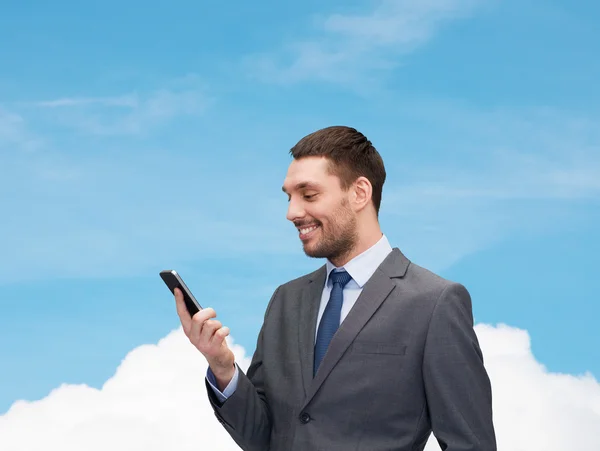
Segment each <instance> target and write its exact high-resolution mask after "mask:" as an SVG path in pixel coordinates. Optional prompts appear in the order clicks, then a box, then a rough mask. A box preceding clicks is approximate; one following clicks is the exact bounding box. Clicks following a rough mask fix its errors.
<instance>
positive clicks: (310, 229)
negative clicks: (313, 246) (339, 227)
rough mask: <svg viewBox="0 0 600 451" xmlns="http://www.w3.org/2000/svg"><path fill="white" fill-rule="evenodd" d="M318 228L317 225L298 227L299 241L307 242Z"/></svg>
mask: <svg viewBox="0 0 600 451" xmlns="http://www.w3.org/2000/svg"><path fill="white" fill-rule="evenodd" d="M318 228H319V226H318V225H317V224H312V225H308V226H302V227H298V232H300V239H301V240H302V241H305V240H308V239H309V238H310V237H311V236H313V235H314V233H315V231H316V230H317V229H318Z"/></svg>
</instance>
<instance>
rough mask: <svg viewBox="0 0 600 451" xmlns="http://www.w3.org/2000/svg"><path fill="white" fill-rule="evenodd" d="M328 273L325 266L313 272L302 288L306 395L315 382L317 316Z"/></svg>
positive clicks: (301, 330) (300, 331)
mask: <svg viewBox="0 0 600 451" xmlns="http://www.w3.org/2000/svg"><path fill="white" fill-rule="evenodd" d="M326 275H327V270H326V269H325V266H323V267H321V268H320V269H318V270H317V271H315V272H314V273H313V277H312V278H311V280H310V282H309V283H308V284H307V285H306V286H305V287H304V289H303V290H302V299H301V302H300V306H299V309H300V312H299V315H298V318H299V324H298V345H299V349H300V366H301V368H302V380H303V383H304V394H305V395H306V394H308V390H309V388H310V386H311V384H312V383H313V367H314V354H315V348H314V345H315V333H316V327H317V316H318V313H319V303H320V301H321V295H322V292H323V287H324V286H325V278H326Z"/></svg>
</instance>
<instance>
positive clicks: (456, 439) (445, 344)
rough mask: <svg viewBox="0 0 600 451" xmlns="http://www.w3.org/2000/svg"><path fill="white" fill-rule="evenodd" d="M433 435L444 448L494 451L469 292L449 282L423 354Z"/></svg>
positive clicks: (488, 390) (486, 384) (487, 391)
mask: <svg viewBox="0 0 600 451" xmlns="http://www.w3.org/2000/svg"><path fill="white" fill-rule="evenodd" d="M423 379H424V383H425V393H426V397H427V405H428V410H429V416H430V419H431V426H432V430H433V434H434V436H435V438H436V439H437V441H438V444H439V445H440V447H441V449H442V450H444V451H496V449H497V448H496V437H495V432H494V425H493V421H492V390H491V384H490V380H489V377H488V374H487V372H486V370H485V367H484V361H483V354H482V352H481V349H480V346H479V342H478V339H477V336H476V334H475V331H474V329H473V313H472V306H471V297H470V295H469V293H468V291H467V290H466V288H465V287H464V286H462V285H461V284H458V283H452V284H450V285H449V286H448V287H446V288H445V289H444V291H443V292H442V293H441V295H440V297H439V299H438V301H437V304H436V306H435V307H434V310H433V314H432V317H431V322H430V324H429V330H428V334H427V340H426V344H425V351H424V357H423Z"/></svg>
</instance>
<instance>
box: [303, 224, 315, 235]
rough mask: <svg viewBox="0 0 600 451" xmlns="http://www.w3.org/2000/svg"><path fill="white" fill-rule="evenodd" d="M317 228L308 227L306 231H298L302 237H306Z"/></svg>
mask: <svg viewBox="0 0 600 451" xmlns="http://www.w3.org/2000/svg"><path fill="white" fill-rule="evenodd" d="M316 228H317V226H312V227H308V228H306V229H300V233H301V234H302V235H306V234H307V233H310V232H312V231H313V230H315V229H316Z"/></svg>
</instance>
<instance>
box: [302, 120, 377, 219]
mask: <svg viewBox="0 0 600 451" xmlns="http://www.w3.org/2000/svg"><path fill="white" fill-rule="evenodd" d="M290 154H291V155H292V156H293V157H294V159H296V160H298V159H300V158H304V157H326V158H328V159H329V161H330V166H329V170H330V173H331V174H333V175H335V176H337V177H338V178H339V179H340V182H341V186H342V189H344V190H347V189H348V188H350V186H352V184H353V183H354V182H355V181H356V179H357V178H359V177H366V178H367V179H368V180H369V182H371V185H372V186H373V196H372V200H373V204H374V206H375V212H376V213H377V214H378V215H379V207H380V206H381V193H382V191H383V184H384V182H385V175H386V174H385V167H384V165H383V160H382V158H381V155H379V152H377V150H376V149H375V147H373V145H372V144H371V141H369V140H368V139H367V137H366V136H365V135H363V134H362V133H360V132H359V131H357V130H356V129H354V128H351V127H345V126H333V127H327V128H323V129H321V130H317V131H316V132H314V133H311V134H310V135H307V136H305V137H304V138H302V139H301V140H300V141H298V144H296V145H295V146H294V147H292V149H291V150H290Z"/></svg>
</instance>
